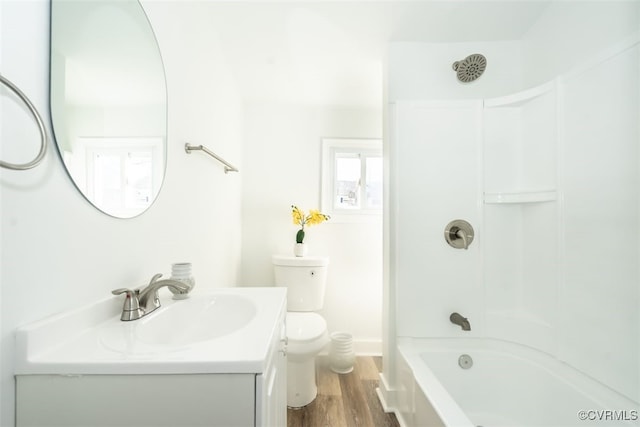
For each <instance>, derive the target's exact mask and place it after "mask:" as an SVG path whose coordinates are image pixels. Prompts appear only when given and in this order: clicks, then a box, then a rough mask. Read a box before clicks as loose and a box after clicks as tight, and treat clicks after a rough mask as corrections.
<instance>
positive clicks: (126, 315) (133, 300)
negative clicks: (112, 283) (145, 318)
mask: <svg viewBox="0 0 640 427" xmlns="http://www.w3.org/2000/svg"><path fill="white" fill-rule="evenodd" d="M111 293H112V294H113V295H121V294H125V298H124V305H123V306H122V316H120V319H121V320H135V319H139V318H140V317H142V315H143V314H144V312H143V311H142V310H141V309H140V301H139V300H138V291H137V290H135V291H134V290H131V289H127V288H118V289H114V290H112V291H111Z"/></svg>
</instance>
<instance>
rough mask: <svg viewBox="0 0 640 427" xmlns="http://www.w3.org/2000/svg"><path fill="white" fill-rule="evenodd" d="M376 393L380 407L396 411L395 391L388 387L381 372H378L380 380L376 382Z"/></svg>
mask: <svg viewBox="0 0 640 427" xmlns="http://www.w3.org/2000/svg"><path fill="white" fill-rule="evenodd" d="M376 393H377V395H378V399H380V404H381V405H382V409H384V411H385V412H397V411H396V391H395V389H393V388H391V387H389V383H388V382H387V378H386V377H385V376H384V374H383V373H382V372H381V373H380V382H379V383H378V388H376Z"/></svg>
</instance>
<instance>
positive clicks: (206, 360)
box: [15, 287, 286, 375]
mask: <svg viewBox="0 0 640 427" xmlns="http://www.w3.org/2000/svg"><path fill="white" fill-rule="evenodd" d="M160 300H161V302H162V306H161V307H160V308H158V309H157V310H155V311H154V312H152V313H149V314H148V315H146V316H144V317H143V318H141V319H139V320H133V321H128V322H123V321H121V320H120V314H121V312H122V298H116V297H109V298H105V299H104V300H101V301H98V302H96V303H94V304H91V305H87V306H85V307H79V308H77V309H75V310H71V311H68V312H64V313H60V314H58V315H55V316H51V317H49V318H47V319H43V320H40V321H38V322H34V323H32V324H30V325H25V326H23V327H20V328H18V329H17V330H16V364H15V373H16V374H22V375H32V374H61V375H65V374H71V375H84V374H87V375H89V374H125V375H126V374H191V373H230V372H231V373H243V372H252V373H256V372H262V370H263V369H264V357H265V354H266V353H267V351H268V349H269V348H270V346H271V345H272V343H273V341H274V340H277V339H280V338H281V331H280V330H279V329H276V328H275V327H274V325H276V324H281V323H282V322H283V321H284V320H283V319H284V315H285V313H286V289H285V288H275V287H264V288H261V287H255V288H243V287H237V288H216V289H215V290H211V291H209V292H206V293H199V292H197V291H196V292H195V293H191V294H190V297H189V298H187V299H185V300H173V299H171V296H170V295H168V292H167V293H166V295H162V294H161V295H160Z"/></svg>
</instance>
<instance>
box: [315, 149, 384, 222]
mask: <svg viewBox="0 0 640 427" xmlns="http://www.w3.org/2000/svg"><path fill="white" fill-rule="evenodd" d="M338 154H346V155H348V156H357V157H358V158H359V159H361V161H362V162H361V179H362V185H361V186H360V203H361V207H359V208H349V209H340V208H335V206H334V202H335V200H334V195H335V191H336V190H335V188H336V170H335V164H336V158H337V156H336V155H338ZM367 157H379V158H380V159H382V139H373V138H323V139H322V185H321V191H320V194H321V203H320V205H321V210H322V212H323V213H324V214H327V215H330V216H331V221H332V222H355V221H358V222H362V221H377V220H379V219H380V218H381V217H382V206H381V207H380V208H379V209H377V208H373V209H372V208H366V207H362V204H366V197H365V196H366V195H365V194H364V189H365V188H366V185H367V183H366V158H367Z"/></svg>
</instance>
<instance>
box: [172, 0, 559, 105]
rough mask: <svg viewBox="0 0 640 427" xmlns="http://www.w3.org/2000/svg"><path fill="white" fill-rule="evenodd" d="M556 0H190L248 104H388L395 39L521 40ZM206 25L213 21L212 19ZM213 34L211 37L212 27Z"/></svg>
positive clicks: (185, 5) (183, 8)
mask: <svg viewBox="0 0 640 427" xmlns="http://www.w3.org/2000/svg"><path fill="white" fill-rule="evenodd" d="M548 3H549V2H548V1H520V0H502V1H478V0H467V1H459V0H447V1H432V0H423V1H353V0H343V1H327V0H325V1H304V0H297V1H285V2H269V1H259V0H254V1H227V2H221V1H212V0H210V1H203V2H194V1H189V0H187V1H181V2H179V3H178V4H179V8H180V9H179V10H180V11H179V13H180V16H181V17H185V18H186V17H188V19H193V20H194V22H195V23H196V25H198V23H199V24H201V25H203V28H205V27H206V28H207V32H209V31H210V32H211V33H209V34H212V36H213V37H215V38H216V39H217V40H218V42H219V43H220V45H221V46H222V49H223V51H224V55H225V56H226V59H227V61H228V63H229V64H230V66H231V67H232V70H233V73H234V75H235V76H236V78H237V82H238V86H239V88H240V91H241V94H242V97H243V98H244V100H245V101H248V102H287V103H299V104H300V103H301V104H316V105H317V104H322V105H327V104H329V105H347V106H376V107H380V106H381V105H382V58H383V56H384V53H385V47H386V45H387V43H388V42H390V41H421V42H464V41H491V40H518V39H520V38H522V36H523V35H524V34H525V33H526V32H527V30H528V29H529V28H530V27H531V25H532V24H533V23H534V22H535V21H536V20H537V19H538V17H539V15H540V14H541V13H542V11H543V9H544V8H545V7H546V6H547V5H548ZM205 23H206V24H205ZM204 34H207V33H204Z"/></svg>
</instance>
